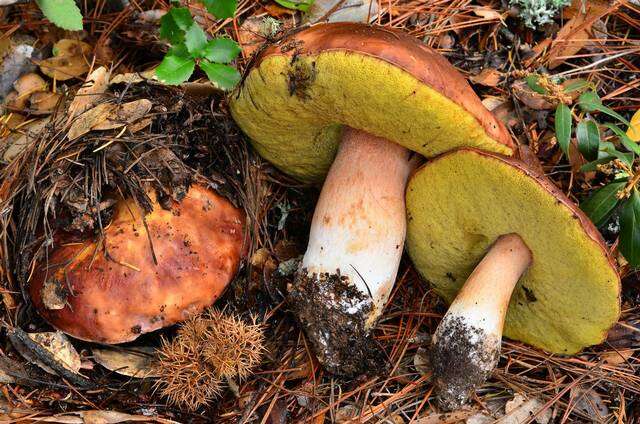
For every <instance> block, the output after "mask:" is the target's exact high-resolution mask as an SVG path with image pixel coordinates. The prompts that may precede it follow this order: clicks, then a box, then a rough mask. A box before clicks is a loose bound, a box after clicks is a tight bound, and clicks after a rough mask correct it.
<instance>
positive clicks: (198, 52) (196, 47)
mask: <svg viewBox="0 0 640 424" xmlns="http://www.w3.org/2000/svg"><path fill="white" fill-rule="evenodd" d="M184 45H185V46H187V50H188V51H189V53H191V56H192V57H203V56H204V49H205V47H206V46H207V34H205V32H204V30H203V29H202V28H201V27H200V25H198V24H197V23H195V22H194V23H193V25H191V27H189V29H188V30H187V31H186V32H185V33H184Z"/></svg>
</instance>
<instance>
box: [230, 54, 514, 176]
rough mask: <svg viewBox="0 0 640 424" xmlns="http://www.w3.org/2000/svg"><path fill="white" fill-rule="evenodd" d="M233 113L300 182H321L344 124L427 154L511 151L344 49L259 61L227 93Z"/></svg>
mask: <svg viewBox="0 0 640 424" xmlns="http://www.w3.org/2000/svg"><path fill="white" fill-rule="evenodd" d="M231 112H232V114H233V117H234V118H235V120H236V122H238V124H239V125H240V127H241V128H242V130H243V131H244V132H245V133H246V134H247V135H248V136H249V137H250V138H251V140H252V143H253V145H254V147H255V148H256V150H257V151H258V153H260V155H262V157H264V158H265V159H267V160H268V161H270V162H271V163H273V164H275V165H276V166H277V167H278V168H280V169H281V170H283V171H284V172H286V173H288V174H290V175H292V176H294V177H295V178H297V179H299V180H301V181H306V182H314V181H321V180H322V179H323V178H324V176H325V174H326V172H327V171H328V169H329V166H330V165H331V162H332V161H333V158H334V156H335V153H336V149H337V146H338V144H339V142H340V136H341V130H342V126H343V125H349V126H350V127H353V128H356V129H360V130H364V131H367V132H369V133H371V134H374V135H377V136H379V137H384V138H386V139H388V140H392V141H395V142H396V143H399V144H401V145H403V146H405V147H406V148H408V149H410V150H413V151H415V152H418V153H421V154H422V155H424V156H427V157H429V156H434V155H436V154H439V153H441V152H445V151H447V150H451V149H454V148H456V147H460V146H471V147H477V148H479V149H483V150H487V151H492V152H497V153H502V154H507V155H510V154H511V153H512V152H511V149H510V148H509V147H507V146H505V145H503V144H500V143H499V142H497V141H495V140H494V139H492V138H491V137H489V136H488V135H487V134H486V132H485V130H484V129H483V128H482V126H481V125H480V123H479V122H478V121H477V120H476V119H475V118H474V117H473V116H472V115H471V114H470V113H469V112H467V111H466V110H465V109H464V108H462V107H461V106H459V105H458V104H456V103H454V102H453V101H451V100H450V99H448V98H447V97H445V96H443V95H442V94H440V93H439V92H438V91H436V90H434V89H433V88H431V87H430V86H428V85H426V84H424V83H422V82H421V81H419V80H418V79H416V78H415V77H414V76H412V75H411V74H410V73H408V72H406V71H404V70H402V69H400V68H398V67H397V66H395V65H393V64H390V63H387V62H385V61H382V60H380V59H377V58H374V57H371V56H367V55H363V54H358V53H352V52H348V51H342V50H337V51H325V52H322V53H319V54H316V55H310V56H298V57H297V58H296V59H295V60H293V61H292V60H291V58H289V57H286V56H280V55H273V56H269V57H268V58H265V59H264V60H263V61H262V62H261V63H260V65H259V66H257V67H256V68H254V69H253V70H252V71H251V72H250V73H249V75H248V76H247V79H246V80H245V82H244V84H243V86H242V87H241V88H240V90H239V92H238V93H237V94H234V95H233V99H232V101H231Z"/></svg>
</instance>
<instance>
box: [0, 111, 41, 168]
mask: <svg viewBox="0 0 640 424" xmlns="http://www.w3.org/2000/svg"><path fill="white" fill-rule="evenodd" d="M48 123H49V117H46V118H42V119H39V120H36V121H31V122H29V123H27V124H24V123H23V124H21V125H19V126H18V127H17V128H16V129H15V130H14V132H12V134H10V135H9V136H8V137H6V138H5V139H4V141H5V143H3V144H0V151H2V159H3V160H4V161H6V162H10V161H11V160H13V159H14V158H15V157H16V156H18V155H19V154H20V152H22V151H23V150H24V149H25V148H26V147H28V146H29V145H30V144H31V143H33V142H34V141H35V140H37V139H38V137H39V136H40V133H41V131H42V130H43V129H44V127H45V126H46V125H47V124H48Z"/></svg>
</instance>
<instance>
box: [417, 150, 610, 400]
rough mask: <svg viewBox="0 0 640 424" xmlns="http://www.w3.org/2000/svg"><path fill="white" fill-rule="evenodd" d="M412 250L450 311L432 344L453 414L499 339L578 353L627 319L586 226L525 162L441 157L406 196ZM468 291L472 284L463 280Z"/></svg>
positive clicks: (488, 366) (469, 154)
mask: <svg viewBox="0 0 640 424" xmlns="http://www.w3.org/2000/svg"><path fill="white" fill-rule="evenodd" d="M406 201H407V217H408V218H407V220H408V223H407V250H408V252H409V255H410V256H411V258H412V259H413V262H414V264H415V266H416V268H417V269H418V271H419V272H420V273H421V274H422V275H423V276H424V278H425V279H426V280H427V281H429V282H430V283H431V284H432V286H433V288H434V289H435V291H436V292H437V293H438V294H440V295H441V296H442V297H443V298H444V299H445V300H446V301H447V302H448V303H450V304H451V305H450V307H449V310H448V312H447V313H446V315H445V316H444V318H443V319H442V321H441V322H440V324H439V326H438V328H437V329H436V331H435V333H434V335H433V340H432V351H431V365H432V368H433V372H434V381H435V384H436V387H437V389H438V391H439V398H440V401H441V404H442V405H443V406H444V407H446V408H449V409H453V408H457V407H459V406H460V405H461V404H463V403H464V402H466V400H467V399H468V397H469V395H470V393H471V392H472V391H473V390H474V389H475V388H476V387H477V386H479V385H481V384H482V383H483V382H484V381H485V379H486V378H487V377H488V375H489V374H490V373H491V371H492V370H493V369H494V368H495V366H496V364H497V362H498V358H499V353H500V345H501V338H502V334H503V327H504V335H506V336H507V337H509V338H511V339H515V340H520V341H523V342H525V343H528V344H530V345H533V346H535V347H538V348H542V349H545V350H547V351H549V352H553V353H559V354H574V353H576V352H578V351H580V350H581V349H582V348H584V347H586V346H590V345H593V344H597V343H600V342H602V341H603V340H604V338H605V336H606V334H607V330H608V329H609V328H610V327H611V326H612V325H613V324H614V323H615V322H616V321H617V319H618V316H619V314H620V278H619V276H618V273H617V269H616V266H615V263H614V262H613V260H612V258H611V257H610V256H609V253H608V250H607V248H606V246H605V244H604V242H603V240H602V238H601V236H600V234H599V233H598V231H597V229H596V228H595V227H594V226H593V224H592V223H591V221H589V219H588V218H587V217H586V216H585V215H584V214H583V213H582V212H581V211H580V209H578V208H577V206H576V205H575V204H573V203H572V202H571V201H570V200H569V199H568V198H567V197H566V196H565V195H564V194H563V193H562V192H561V191H560V190H558V189H557V188H556V187H555V186H554V185H553V183H551V182H550V181H549V180H548V179H547V178H546V177H544V176H542V175H537V173H536V172H535V171H532V170H530V169H529V168H528V167H527V166H526V165H524V164H523V163H522V162H520V161H517V160H515V159H512V158H506V157H503V156H501V155H496V154H493V153H489V152H482V151H479V150H475V149H460V150H457V151H454V152H450V153H446V154H444V155H441V156H439V157H437V158H435V159H434V160H432V161H431V162H429V163H428V164H426V165H424V166H423V167H421V168H420V169H418V170H417V171H416V173H415V174H414V175H413V176H412V178H411V180H410V181H409V183H408V186H407V197H406ZM465 281H466V282H465Z"/></svg>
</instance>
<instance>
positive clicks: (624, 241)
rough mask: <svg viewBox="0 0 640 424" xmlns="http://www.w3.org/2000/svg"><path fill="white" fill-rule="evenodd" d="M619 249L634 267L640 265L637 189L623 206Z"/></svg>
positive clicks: (639, 213) (639, 217) (639, 208)
mask: <svg viewBox="0 0 640 424" xmlns="http://www.w3.org/2000/svg"><path fill="white" fill-rule="evenodd" d="M618 249H619V250H620V252H621V253H622V254H623V255H624V257H625V259H626V260H627V261H628V262H629V263H630V264H631V265H632V266H634V267H636V266H639V265H640V195H639V194H638V190H636V189H635V188H634V189H633V190H632V193H631V197H629V198H628V199H627V200H625V202H624V203H623V204H622V208H621V212H620V243H619V244H618Z"/></svg>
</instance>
